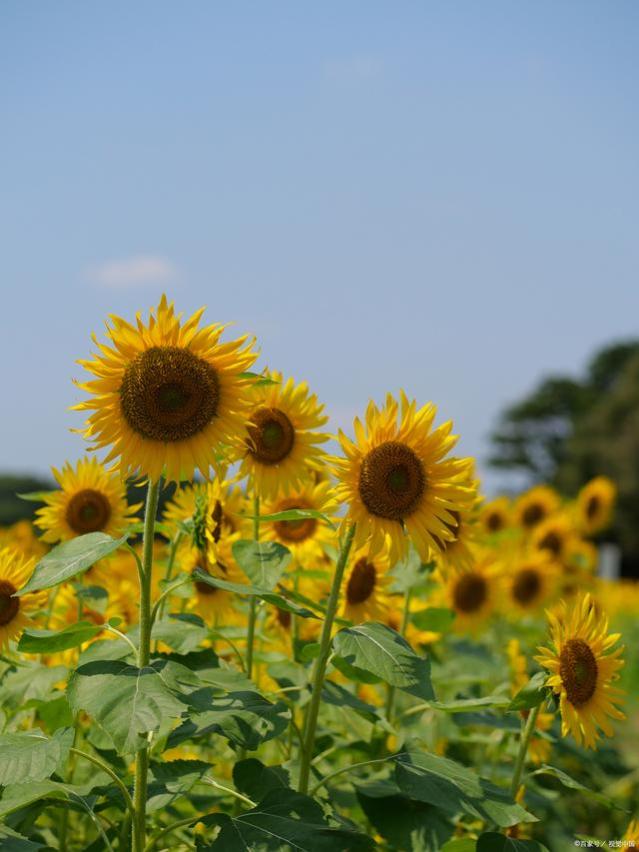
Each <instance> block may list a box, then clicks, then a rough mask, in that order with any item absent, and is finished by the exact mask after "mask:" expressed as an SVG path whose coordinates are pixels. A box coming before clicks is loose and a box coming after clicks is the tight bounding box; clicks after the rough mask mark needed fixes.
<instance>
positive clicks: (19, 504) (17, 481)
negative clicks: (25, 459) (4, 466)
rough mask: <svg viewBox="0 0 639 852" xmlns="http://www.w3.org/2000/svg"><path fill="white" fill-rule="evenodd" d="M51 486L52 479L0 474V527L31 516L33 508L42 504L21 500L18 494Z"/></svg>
mask: <svg viewBox="0 0 639 852" xmlns="http://www.w3.org/2000/svg"><path fill="white" fill-rule="evenodd" d="M51 488H53V481H52V480H50V479H42V478H40V477H37V476H28V475H27V476H12V475H10V474H4V475H0V527H6V526H10V525H11V524H15V523H16V521H21V520H23V519H24V518H31V517H32V516H33V512H34V509H36V508H37V506H38V505H42V504H41V503H40V504H35V503H31V502H27V501H26V500H21V499H20V498H19V497H18V496H17V495H18V494H28V493H30V492H33V491H49V490H50V489H51Z"/></svg>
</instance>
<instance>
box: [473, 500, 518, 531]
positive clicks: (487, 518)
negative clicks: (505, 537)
mask: <svg viewBox="0 0 639 852" xmlns="http://www.w3.org/2000/svg"><path fill="white" fill-rule="evenodd" d="M511 518H512V506H511V503H510V500H509V499H508V497H497V499H496V500H491V501H490V502H489V503H486V504H484V505H483V506H482V508H481V511H480V513H479V523H480V526H481V528H482V530H483V531H484V532H485V533H486V534H487V535H495V534H496V533H500V532H503V530H505V529H507V528H508V527H509V526H510V523H511Z"/></svg>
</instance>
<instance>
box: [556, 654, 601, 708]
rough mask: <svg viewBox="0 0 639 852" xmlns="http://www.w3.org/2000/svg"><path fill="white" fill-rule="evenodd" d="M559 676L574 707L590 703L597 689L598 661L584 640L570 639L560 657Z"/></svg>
mask: <svg viewBox="0 0 639 852" xmlns="http://www.w3.org/2000/svg"><path fill="white" fill-rule="evenodd" d="M559 674H560V675H561V680H562V683H563V685H564V688H565V690H566V695H567V696H568V701H570V703H571V704H572V705H573V706H574V707H581V706H582V704H585V703H586V702H587V701H589V700H590V699H591V698H592V696H593V695H594V693H595V689H596V688H597V674H598V669H597V660H596V659H595V655H594V654H593V653H592V650H591V648H590V645H588V643H587V642H584V640H583V639H569V640H568V641H567V642H566V644H565V645H564V647H563V648H562V651H561V654H560V655H559Z"/></svg>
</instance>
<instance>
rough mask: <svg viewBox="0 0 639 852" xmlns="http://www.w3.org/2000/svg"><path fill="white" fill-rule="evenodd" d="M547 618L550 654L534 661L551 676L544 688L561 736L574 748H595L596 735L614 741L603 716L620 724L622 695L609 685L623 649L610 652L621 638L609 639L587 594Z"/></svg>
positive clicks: (605, 621)
mask: <svg viewBox="0 0 639 852" xmlns="http://www.w3.org/2000/svg"><path fill="white" fill-rule="evenodd" d="M548 618H549V621H550V631H551V648H545V647H542V648H539V651H540V652H541V653H540V655H539V656H538V657H535V659H536V660H537V662H538V663H540V665H542V666H543V667H544V668H545V669H547V670H548V671H549V672H550V677H549V678H548V685H549V686H550V687H552V689H553V690H554V692H555V693H556V694H557V695H559V706H560V710H561V720H562V721H561V732H562V735H563V736H566V735H567V734H569V733H572V735H573V737H574V738H575V740H576V741H577V743H578V744H580V745H581V744H583V745H585V747H586V748H594V747H595V745H596V742H597V739H598V737H599V731H598V729H601V730H602V731H603V732H604V734H605V735H606V736H609V737H611V736H612V735H613V729H612V727H611V725H610V723H609V721H608V719H607V717H608V716H610V717H611V718H613V719H625V716H624V715H623V713H622V712H621V711H620V710H619V709H618V707H616V706H615V705H616V704H617V703H619V702H620V699H621V696H622V695H623V693H622V692H621V690H619V689H617V688H616V687H615V686H613V685H612V684H613V682H614V681H616V680H617V679H618V678H619V674H618V672H619V669H620V668H621V667H622V666H623V660H621V659H619V657H620V656H621V653H622V652H623V647H618V648H616V649H615V650H613V646H614V645H615V644H616V643H617V641H618V640H619V638H620V636H619V634H618V633H613V634H608V619H607V618H606V617H605V616H604V615H602V614H598V613H597V612H596V610H595V607H594V606H593V602H592V598H591V597H590V595H589V594H586V595H580V596H579V598H578V599H577V600H576V601H575V603H574V604H573V605H572V606H571V607H570V608H568V606H567V605H566V603H565V601H562V602H561V604H560V606H559V609H558V611H557V612H556V613H553V612H548Z"/></svg>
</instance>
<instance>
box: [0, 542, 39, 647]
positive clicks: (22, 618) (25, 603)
mask: <svg viewBox="0 0 639 852" xmlns="http://www.w3.org/2000/svg"><path fill="white" fill-rule="evenodd" d="M34 567H35V559H25V558H24V557H23V556H22V555H21V554H20V553H18V552H17V551H15V550H12V549H11V548H9V547H5V548H3V549H2V550H0V649H4V648H6V647H7V646H8V644H9V642H10V641H11V640H13V639H16V638H17V637H18V636H19V635H20V634H21V633H22V631H23V630H24V628H25V627H26V626H27V625H28V624H29V623H30V622H31V621H32V617H33V614H34V613H36V612H37V611H38V610H39V609H42V608H43V607H44V605H45V604H46V601H47V593H46V592H33V593H31V594H26V595H22V597H19V598H18V597H15V594H16V592H19V591H20V589H21V588H22V587H23V586H24V585H25V584H26V582H27V580H28V579H29V577H30V576H31V574H32V573H33V569H34Z"/></svg>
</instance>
